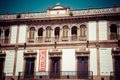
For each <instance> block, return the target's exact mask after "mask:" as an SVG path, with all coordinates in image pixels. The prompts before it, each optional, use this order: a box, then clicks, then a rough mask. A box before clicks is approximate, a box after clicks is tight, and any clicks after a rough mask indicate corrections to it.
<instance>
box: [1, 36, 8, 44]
mask: <svg viewBox="0 0 120 80" xmlns="http://www.w3.org/2000/svg"><path fill="white" fill-rule="evenodd" d="M9 42H10V38H9V37H5V38H0V43H1V44H8V43H9Z"/></svg>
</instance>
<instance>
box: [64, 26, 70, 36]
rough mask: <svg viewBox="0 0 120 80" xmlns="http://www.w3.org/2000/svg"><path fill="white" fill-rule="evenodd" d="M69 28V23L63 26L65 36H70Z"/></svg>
mask: <svg viewBox="0 0 120 80" xmlns="http://www.w3.org/2000/svg"><path fill="white" fill-rule="evenodd" d="M68 30H69V28H68V26H67V25H65V26H63V37H68Z"/></svg>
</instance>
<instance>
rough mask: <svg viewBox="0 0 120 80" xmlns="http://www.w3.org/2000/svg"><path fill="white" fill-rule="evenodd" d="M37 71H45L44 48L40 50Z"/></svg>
mask: <svg viewBox="0 0 120 80" xmlns="http://www.w3.org/2000/svg"><path fill="white" fill-rule="evenodd" d="M38 71H39V72H43V71H46V49H42V50H40V53H39V66H38Z"/></svg>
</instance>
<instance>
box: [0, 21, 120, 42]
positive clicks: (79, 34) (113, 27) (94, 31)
mask: <svg viewBox="0 0 120 80" xmlns="http://www.w3.org/2000/svg"><path fill="white" fill-rule="evenodd" d="M119 25H120V22H119V21H117V22H114V21H113V22H111V21H106V20H99V21H88V22H83V23H81V22H80V23H69V24H68V23H64V24H57V23H56V24H50V25H48V24H44V25H43V24H36V25H26V24H19V25H11V26H7V27H6V26H4V27H0V43H1V44H15V43H44V42H49V43H50V42H82V41H96V42H97V41H116V40H119V39H120V26H119Z"/></svg>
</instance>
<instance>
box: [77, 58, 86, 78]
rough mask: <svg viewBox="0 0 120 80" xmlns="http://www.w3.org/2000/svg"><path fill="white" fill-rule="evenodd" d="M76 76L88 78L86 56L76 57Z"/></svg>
mask: <svg viewBox="0 0 120 80" xmlns="http://www.w3.org/2000/svg"><path fill="white" fill-rule="evenodd" d="M77 73H78V78H79V79H88V57H78V72H77Z"/></svg>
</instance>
